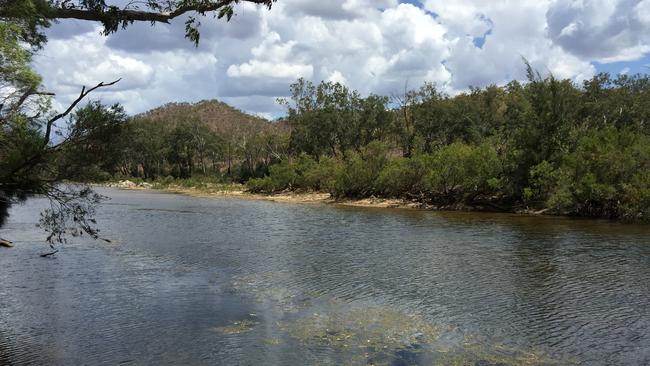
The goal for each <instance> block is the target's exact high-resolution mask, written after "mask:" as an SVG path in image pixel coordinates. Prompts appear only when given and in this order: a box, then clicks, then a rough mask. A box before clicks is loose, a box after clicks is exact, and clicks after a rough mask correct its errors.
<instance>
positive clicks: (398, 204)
mask: <svg viewBox="0 0 650 366" xmlns="http://www.w3.org/2000/svg"><path fill="white" fill-rule="evenodd" d="M103 186H106V187H111V188H119V189H126V190H155V191H162V192H169V193H177V194H186V195H189V196H193V197H206V198H210V197H230V198H240V199H250V200H263V201H271V202H283V203H302V204H315V203H318V204H332V205H341V206H355V207H379V208H409V209H426V208H428V209H431V207H425V206H423V205H422V204H421V203H419V202H410V201H406V200H401V199H387V198H374V197H371V198H364V199H358V200H355V199H335V198H333V197H332V195H331V194H329V193H324V192H282V193H276V194H256V193H250V192H247V191H246V190H245V187H244V186H243V185H236V184H233V185H214V186H211V185H208V186H207V187H205V188H204V187H201V188H194V187H182V186H176V185H170V186H166V187H162V188H160V187H156V186H155V185H152V184H150V183H134V182H131V181H128V180H127V181H120V182H116V183H109V184H105V185H103Z"/></svg>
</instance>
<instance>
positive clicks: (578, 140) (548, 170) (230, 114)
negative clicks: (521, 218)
mask: <svg viewBox="0 0 650 366" xmlns="http://www.w3.org/2000/svg"><path fill="white" fill-rule="evenodd" d="M281 103H283V104H284V105H285V106H286V108H287V115H286V117H285V119H284V120H282V121H277V122H268V121H265V120H262V119H259V118H256V117H253V116H249V115H246V114H244V113H242V112H239V111H236V110H234V109H232V108H230V107H228V106H226V105H224V104H223V103H219V102H214V101H212V102H200V103H197V104H192V105H191V104H169V105H166V106H164V107H161V108H158V109H156V110H153V111H150V112H147V113H145V114H142V115H138V116H135V117H133V118H131V120H130V121H129V122H128V123H127V124H126V127H125V128H124V131H123V132H122V135H121V136H122V137H121V138H120V139H119V144H121V145H122V147H121V149H120V151H121V155H120V156H119V158H118V159H111V160H110V161H112V162H114V163H115V165H114V166H112V167H110V168H109V169H106V167H104V168H101V169H100V170H101V171H102V174H104V176H105V177H106V176H107V175H110V176H112V177H125V176H133V177H141V178H144V179H158V178H161V177H167V176H171V177H174V178H189V177H195V176H210V177H213V178H214V179H219V180H224V181H238V182H247V186H248V188H249V189H250V190H251V191H254V192H265V193H274V192H280V191H286V190H294V191H326V192H330V193H332V194H333V195H334V196H336V197H352V198H363V197H370V196H375V197H391V198H403V199H407V200H413V201H416V202H421V203H424V204H428V205H435V206H439V207H449V208H461V207H462V208H470V207H473V208H480V209H487V210H503V211H512V210H520V209H531V210H544V211H547V212H550V213H558V214H571V215H581V216H595V217H609V218H619V219H624V220H634V221H636V220H646V219H647V218H648V215H649V214H650V126H649V125H648V120H649V117H650V79H649V78H648V77H647V76H627V75H620V76H618V77H614V78H613V77H611V76H609V75H606V74H600V75H597V76H596V77H594V78H593V79H591V80H587V81H585V82H584V83H582V84H580V85H576V84H575V83H573V82H571V81H569V80H558V79H556V78H554V77H553V76H548V77H542V76H541V75H540V74H539V73H537V72H535V71H534V70H533V69H532V68H530V67H528V81H527V82H526V83H520V82H517V81H512V82H510V83H509V84H507V85H505V86H489V87H487V88H483V89H479V88H473V89H471V90H470V91H469V92H466V93H461V94H459V95H455V96H449V95H446V94H445V93H443V92H441V91H440V90H438V89H437V88H436V86H435V85H433V84H426V85H423V86H422V87H421V88H419V89H417V90H412V91H408V92H406V93H404V94H403V95H399V96H392V97H390V98H389V97H386V96H377V95H370V96H367V97H363V96H361V95H360V94H359V93H357V92H356V91H354V90H350V89H348V88H347V87H345V86H343V85H341V84H336V83H330V82H322V83H320V84H318V85H314V84H312V83H311V82H308V81H304V80H299V81H297V82H296V83H295V84H293V85H292V86H291V97H290V98H288V99H287V100H283V101H281Z"/></svg>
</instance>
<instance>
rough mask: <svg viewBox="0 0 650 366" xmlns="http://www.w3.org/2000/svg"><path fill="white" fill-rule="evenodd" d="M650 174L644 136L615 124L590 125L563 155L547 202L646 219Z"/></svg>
mask: <svg viewBox="0 0 650 366" xmlns="http://www.w3.org/2000/svg"><path fill="white" fill-rule="evenodd" d="M648 178H650V138H649V137H648V136H646V135H643V134H640V133H636V132H632V131H626V130H623V131H618V130H616V129H615V128H605V129H601V130H593V131H590V132H588V133H587V135H585V136H584V137H583V138H581V139H580V140H579V142H578V145H577V147H576V149H575V151H574V152H572V153H570V154H568V155H567V156H566V157H565V159H564V160H563V162H562V164H561V166H560V168H559V169H558V183H557V186H556V188H555V190H554V192H553V194H552V195H551V197H550V198H549V200H548V205H549V206H550V207H552V208H555V209H556V210H558V211H559V212H562V213H569V214H576V215H581V216H605V217H612V218H622V219H626V220H649V218H650V181H649V180H648Z"/></svg>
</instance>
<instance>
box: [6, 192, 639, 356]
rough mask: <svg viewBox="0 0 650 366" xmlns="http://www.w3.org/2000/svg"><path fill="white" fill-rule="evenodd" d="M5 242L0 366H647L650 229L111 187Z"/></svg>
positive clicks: (17, 215) (30, 209) (20, 213)
mask: <svg viewBox="0 0 650 366" xmlns="http://www.w3.org/2000/svg"><path fill="white" fill-rule="evenodd" d="M102 193H103V194H105V195H108V196H110V197H112V200H111V201H110V202H108V204H106V205H104V207H102V209H101V210H100V212H99V217H98V218H99V219H100V224H101V225H102V233H103V234H104V235H105V236H107V237H108V238H109V239H111V240H112V243H111V244H106V243H100V242H83V241H76V242H74V243H71V244H70V245H67V246H66V247H65V248H64V250H62V252H61V253H60V254H59V255H57V256H56V257H55V258H47V259H43V258H40V257H38V253H40V252H41V251H45V250H46V248H45V247H44V245H43V244H42V242H41V241H42V238H43V234H42V233H41V232H39V231H38V230H37V229H35V228H34V223H35V220H36V219H37V212H38V211H39V205H41V204H43V202H40V201H38V200H31V201H28V202H27V203H26V204H25V205H22V206H17V207H14V208H13V209H12V216H11V217H10V219H9V221H8V224H7V226H6V227H4V228H3V229H2V230H0V236H2V237H8V238H11V239H13V240H14V241H15V242H16V244H17V246H16V248H13V249H11V250H3V251H2V252H0V281H1V285H0V298H1V299H2V300H1V301H0V364H18V365H22V364H62V365H64V364H65V365H69V364H118V363H124V364H129V363H132V364H227V365H231V364H246V365H249V364H250V365H257V364H282V365H284V364H319V365H320V364H333V365H336V364H393V365H410V364H425V365H430V364H443V365H447V364H452V365H504V364H505V365H507V364H513V365H521V364H523V365H540V364H541V365H546V364H562V365H564V364H570V363H576V364H589V365H592V364H594V365H617V364H635V365H636V364H648V363H650V306H649V305H650V229H649V228H647V227H646V226H643V225H622V224H616V223H611V222H605V221H600V222H599V221H588V220H570V219H563V218H551V217H522V216H513V215H492V214H469V213H435V212H420V211H408V210H389V209H360V208H343V207H332V206H318V205H291V204H279V203H271V202H258V201H246V200H231V199H204V198H191V197H185V196H178V195H166V194H157V193H147V192H124V191H116V190H106V191H103V192H102Z"/></svg>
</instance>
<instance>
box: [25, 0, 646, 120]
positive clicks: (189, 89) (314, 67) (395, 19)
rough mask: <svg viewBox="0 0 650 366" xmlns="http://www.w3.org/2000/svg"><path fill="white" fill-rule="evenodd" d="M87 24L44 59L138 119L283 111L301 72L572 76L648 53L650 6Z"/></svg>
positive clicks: (590, 0) (485, 3) (291, 2)
mask: <svg viewBox="0 0 650 366" xmlns="http://www.w3.org/2000/svg"><path fill="white" fill-rule="evenodd" d="M88 24H89V23H85V22H78V21H76V22H75V21H66V22H61V24H58V25H53V28H52V29H51V30H50V34H51V37H50V42H49V43H48V44H47V46H46V48H45V49H44V50H43V52H42V53H41V55H39V56H38V57H37V58H36V62H35V65H36V67H37V69H38V70H39V71H40V72H41V73H42V74H43V76H44V80H45V84H46V86H48V87H49V88H50V89H51V90H53V91H55V92H56V93H57V94H58V95H59V96H60V97H61V98H62V103H64V102H65V101H66V100H71V99H72V98H74V97H76V95H77V94H78V91H79V88H80V86H81V85H82V84H86V85H90V84H95V83H96V82H99V81H107V80H111V79H114V78H117V77H122V79H123V80H122V82H120V85H119V86H118V87H115V88H112V89H111V90H110V91H104V92H102V93H101V94H98V96H101V97H102V98H103V99H105V100H107V101H109V102H113V101H119V102H122V103H124V104H125V106H126V107H127V110H128V111H129V112H140V111H143V110H146V109H148V108H152V107H155V106H157V105H160V104H162V103H165V102H169V101H197V100H201V99H212V98H218V99H221V100H223V101H225V102H227V103H232V104H233V105H235V106H236V107H238V108H241V109H244V110H248V111H250V112H253V113H258V114H261V115H265V116H269V115H278V114H279V113H282V108H281V107H279V106H278V105H277V104H276V103H275V99H276V97H280V96H286V95H287V94H288V87H289V84H290V83H291V82H292V81H294V80H295V79H296V78H298V77H305V78H307V79H311V80H313V81H315V82H318V81H320V80H331V81H337V82H342V83H345V84H346V85H347V86H349V87H350V88H353V89H357V90H359V91H360V92H361V93H362V94H368V93H379V94H388V95H391V94H394V93H399V92H400V91H402V90H403V88H404V85H405V84H408V86H410V87H417V86H419V85H420V84H421V83H422V82H424V81H431V82H435V83H437V85H438V86H439V87H440V88H442V89H443V90H445V91H447V92H450V93H455V92H458V91H462V90H466V88H467V87H468V86H470V85H472V86H485V85H488V84H492V83H496V84H500V83H504V82H507V81H509V80H511V79H513V78H517V79H522V78H523V77H524V67H523V63H522V57H525V58H526V59H528V60H529V61H530V62H531V63H532V65H533V66H534V67H536V68H538V69H539V70H540V71H542V72H544V71H547V70H548V71H550V72H552V73H553V74H554V75H555V76H557V77H561V78H570V79H573V80H576V81H580V80H584V79H585V78H589V77H591V76H592V75H593V74H594V73H595V72H596V69H595V67H594V66H593V64H592V63H593V62H594V61H598V62H615V61H625V60H635V59H638V58H640V57H642V56H644V55H647V54H648V53H650V0H642V1H639V0H500V1H495V0H456V1H442V0H423V1H422V7H417V6H415V5H412V4H406V3H402V4H400V3H398V1H397V0H332V1H328V2H317V1H312V0H282V1H279V2H277V3H275V5H274V7H273V9H272V10H271V11H267V10H266V9H265V8H263V7H256V6H253V5H250V4H242V5H241V6H239V7H238V8H237V15H236V16H235V17H234V18H233V20H232V21H231V22H230V23H226V22H224V21H217V20H214V19H212V18H211V17H209V18H205V19H202V24H203V25H202V28H201V31H202V33H201V43H200V44H199V47H198V48H195V47H194V46H193V44H192V43H191V42H189V41H187V40H186V39H184V24H183V19H180V20H178V21H174V22H172V24H171V25H161V24H158V25H156V26H155V27H151V26H150V25H149V24H136V25H133V26H131V27H129V28H127V29H126V30H121V31H118V32H117V33H116V34H114V35H111V36H109V37H104V36H101V35H99V30H98V29H97V28H95V26H94V25H93V27H89V26H88Z"/></svg>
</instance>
